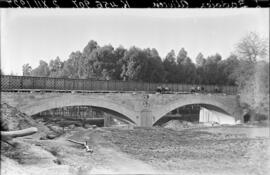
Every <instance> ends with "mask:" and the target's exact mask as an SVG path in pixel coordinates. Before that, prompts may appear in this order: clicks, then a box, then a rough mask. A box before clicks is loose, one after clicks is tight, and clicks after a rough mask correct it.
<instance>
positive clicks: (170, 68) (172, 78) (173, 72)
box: [163, 50, 177, 83]
mask: <svg viewBox="0 0 270 175" xmlns="http://www.w3.org/2000/svg"><path fill="white" fill-rule="evenodd" d="M175 60H176V56H175V52H174V50H171V51H170V52H169V53H168V54H167V55H166V57H165V59H164V61H163V67H164V70H165V75H164V76H165V81H166V82H168V83H175V82H176V80H177V66H176V61H175Z"/></svg>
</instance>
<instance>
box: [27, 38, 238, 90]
mask: <svg viewBox="0 0 270 175" xmlns="http://www.w3.org/2000/svg"><path fill="white" fill-rule="evenodd" d="M195 59H196V63H193V62H192V60H191V58H190V57H189V56H188V53H187V51H186V50H185V49H184V48H181V49H180V51H179V52H178V54H177V55H176V54H175V51H174V50H171V51H170V52H169V53H168V54H167V55H166V57H165V58H163V59H162V58H161V57H160V56H159V53H158V51H157V50H156V49H154V48H152V49H150V48H147V49H141V48H138V47H131V48H129V49H126V48H124V47H122V46H120V47H117V48H114V47H113V46H111V45H105V46H102V47H101V46H99V45H98V43H97V42H96V41H93V40H91V41H90V42H89V43H88V44H87V45H86V46H85V48H84V49H83V50H82V51H76V52H72V53H71V54H70V55H69V58H68V59H66V60H65V61H61V60H60V58H59V57H57V58H55V59H54V60H51V61H50V62H49V63H47V62H45V61H43V60H40V62H39V66H38V67H36V68H34V69H32V68H31V66H30V65H29V64H25V65H23V75H25V76H45V77H47V76H48V77H64V78H82V79H100V80H123V81H143V82H165V83H186V84H212V85H214V84H215V85H216V84H217V85H234V84H235V78H234V77H232V76H230V75H231V74H232V73H233V70H234V67H235V66H236V65H237V64H238V62H239V60H238V59H237V57H236V56H235V55H231V56H230V57H229V58H227V59H224V60H223V59H222V57H221V55H220V54H215V55H211V56H208V57H204V55H202V54H201V53H199V54H198V56H197V57H196V58H195Z"/></svg>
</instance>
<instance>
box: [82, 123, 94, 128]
mask: <svg viewBox="0 0 270 175" xmlns="http://www.w3.org/2000/svg"><path fill="white" fill-rule="evenodd" d="M84 128H86V129H89V128H93V126H92V125H89V124H85V125H84Z"/></svg>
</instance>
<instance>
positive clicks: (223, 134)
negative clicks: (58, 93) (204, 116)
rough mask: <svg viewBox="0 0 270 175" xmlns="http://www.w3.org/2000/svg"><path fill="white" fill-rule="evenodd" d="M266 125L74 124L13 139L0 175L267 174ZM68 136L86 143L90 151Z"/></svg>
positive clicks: (268, 151)
mask: <svg viewBox="0 0 270 175" xmlns="http://www.w3.org/2000/svg"><path fill="white" fill-rule="evenodd" d="M267 129H268V128H248V127H216V128H205V129H203V128H200V129H187V130H183V131H174V130H171V129H164V128H134V129H117V128H102V129H100V128H98V129H83V128H75V129H74V130H69V131H67V133H66V134H65V135H63V136H62V137H59V138H57V139H54V140H38V139H37V136H35V135H33V136H28V137H25V138H20V139H16V142H18V143H19V144H18V146H17V147H16V148H6V149H5V150H1V152H2V153H4V154H2V156H1V158H2V161H1V174H2V175H14V174H15V175H16V174H19V175H24V174H27V175H51V174H52V175H54V174H55V175H56V174H61V175H62V174H64V175H65V174H67V175H69V174H75V175H76V174H77V175H87V174H129V173H132V174H168V173H169V174H171V173H173V174H262V175H264V174H267V173H269V172H270V164H269V157H270V154H269V153H270V149H269V145H270V142H269V139H266V138H265V137H264V136H265V131H267ZM251 133H252V134H251ZM254 133H255V134H254ZM68 138H69V139H73V140H77V141H87V142H88V144H89V145H91V148H92V149H93V150H94V152H93V153H89V152H86V151H85V150H84V149H83V147H82V146H80V145H77V144H74V143H71V142H69V141H67V139H68ZM2 149H3V148H2Z"/></svg>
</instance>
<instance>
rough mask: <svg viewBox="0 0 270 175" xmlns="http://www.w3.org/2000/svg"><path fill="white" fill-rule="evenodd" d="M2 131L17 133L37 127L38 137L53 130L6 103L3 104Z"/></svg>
mask: <svg viewBox="0 0 270 175" xmlns="http://www.w3.org/2000/svg"><path fill="white" fill-rule="evenodd" d="M0 108H1V118H0V119H1V131H15V130H21V129H26V128H29V127H36V128H37V129H38V133H37V134H35V136H36V137H40V136H41V135H44V134H47V133H49V132H51V130H50V129H49V128H48V127H47V126H45V125H44V124H43V123H39V122H37V121H35V120H34V119H32V118H31V117H30V116H28V115H26V114H25V113H22V112H20V111H19V110H18V109H16V108H15V107H12V106H10V105H8V104H6V103H1V107H0Z"/></svg>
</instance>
